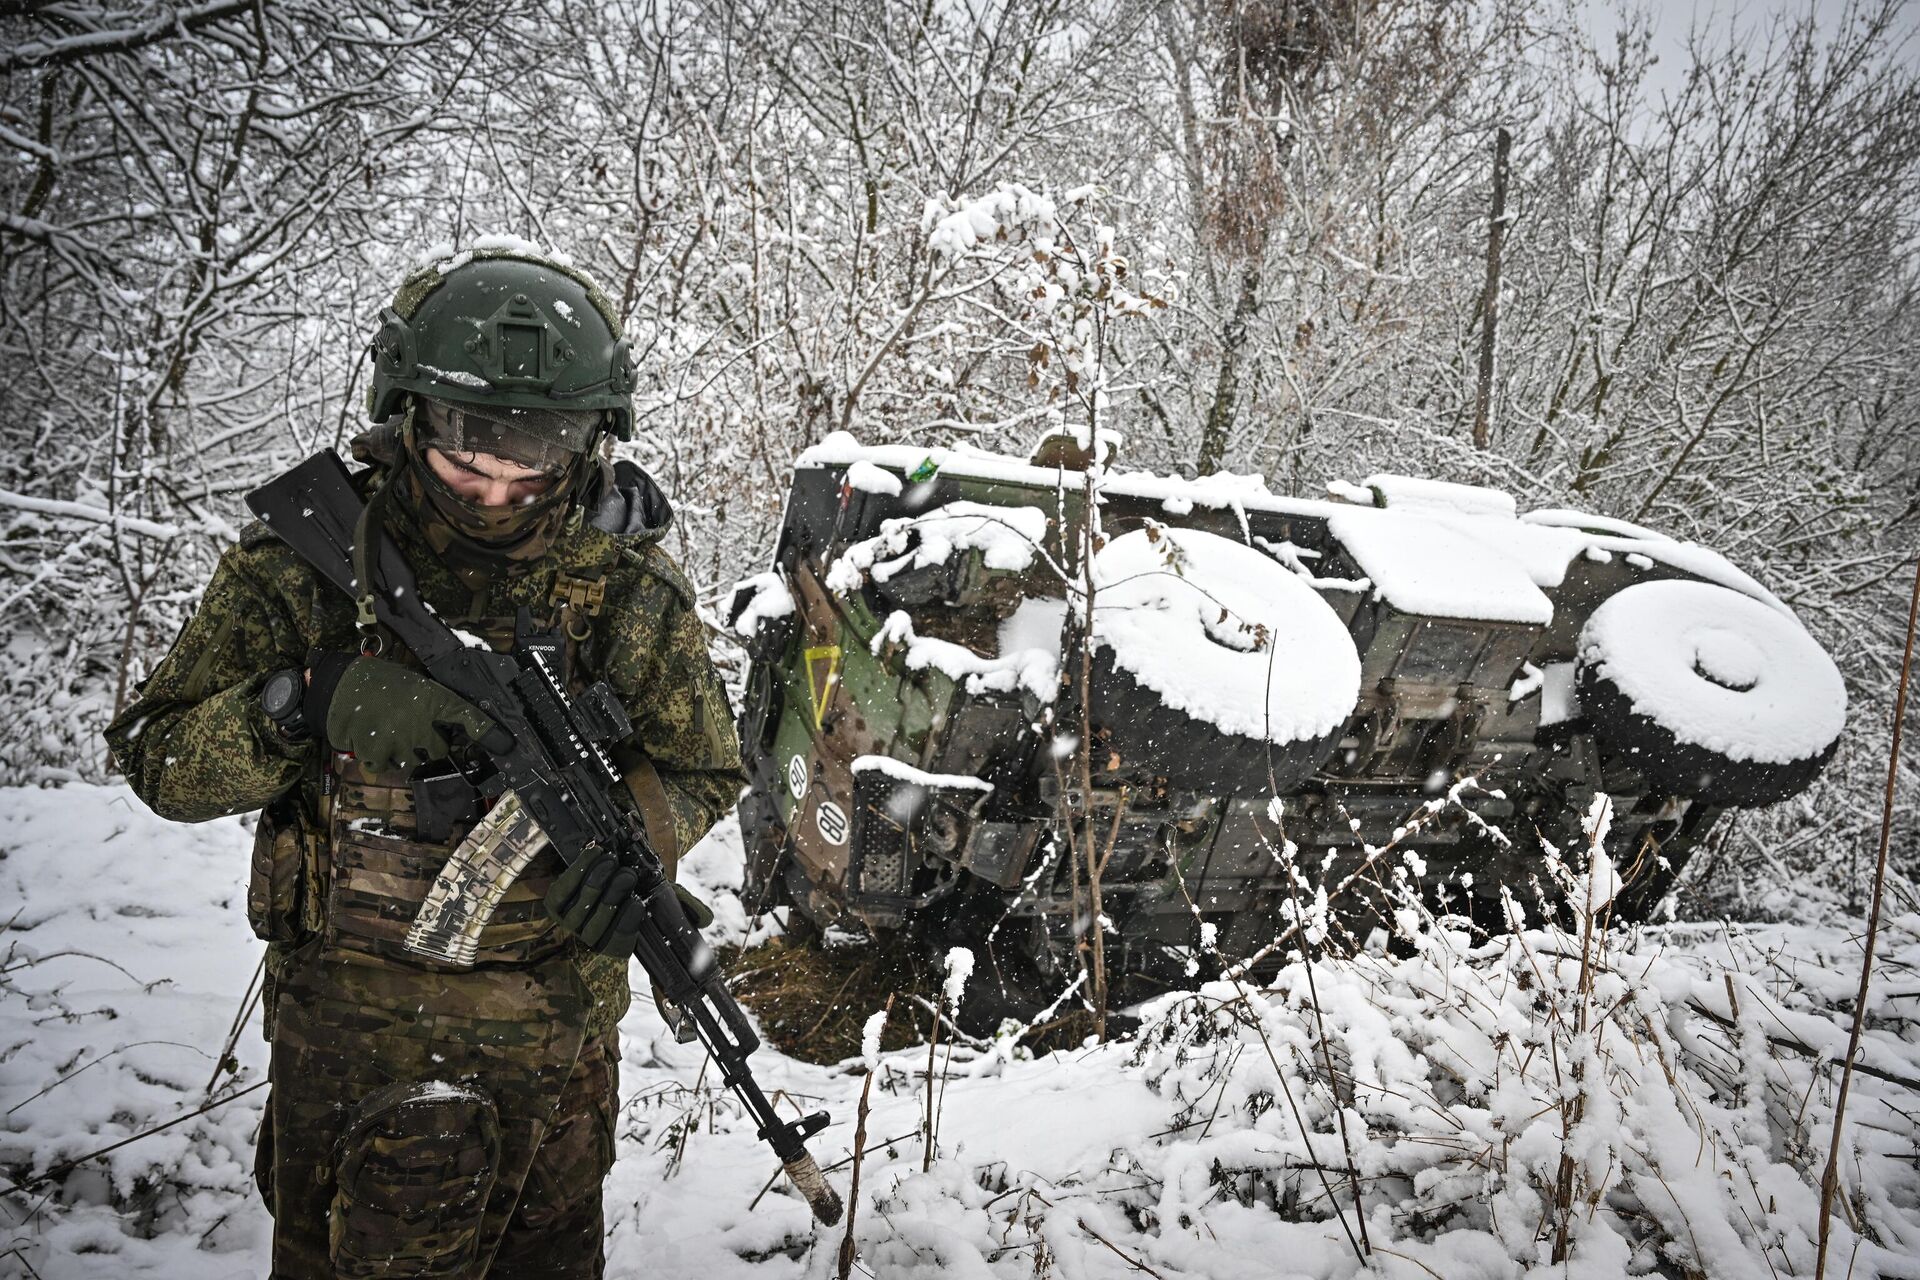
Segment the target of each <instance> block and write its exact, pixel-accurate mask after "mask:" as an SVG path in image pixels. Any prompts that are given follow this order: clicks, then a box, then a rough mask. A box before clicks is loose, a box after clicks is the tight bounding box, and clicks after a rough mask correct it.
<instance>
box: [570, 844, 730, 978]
mask: <svg viewBox="0 0 1920 1280" xmlns="http://www.w3.org/2000/svg"><path fill="white" fill-rule="evenodd" d="M638 881H639V877H638V876H636V875H635V874H634V873H633V872H632V871H629V870H627V869H626V868H625V867H622V866H621V865H620V860H619V859H618V858H616V857H614V856H613V855H612V854H610V853H601V854H595V855H594V856H592V857H590V858H582V859H580V860H579V861H578V862H575V863H574V864H573V865H572V866H570V867H568V868H567V869H566V870H565V871H562V872H561V873H560V874H559V876H558V877H556V878H555V880H554V882H553V887H552V888H551V889H548V890H547V897H546V907H547V914H548V915H550V916H552V917H553V918H554V919H555V920H556V921H558V922H559V924H560V927H561V928H562V929H565V930H567V931H568V932H570V933H573V934H575V935H577V936H578V937H579V939H580V941H582V942H584V943H585V944H586V945H587V946H588V947H590V948H591V949H593V950H595V951H598V952H599V953H600V954H601V955H608V956H619V955H632V954H633V944H634V943H635V942H636V941H637V940H638V939H639V937H640V926H641V923H642V922H643V921H644V920H645V919H646V916H647V908H646V904H645V903H643V902H642V901H641V900H640V898H639V897H637V896H636V895H635V894H634V891H633V887H634V885H635V884H636V883H638ZM673 893H674V896H675V897H677V898H679V899H680V906H681V909H682V910H684V911H685V912H686V913H687V918H688V919H689V920H691V921H692V922H693V927H694V928H696V929H704V928H706V927H707V926H708V925H710V924H712V923H713V911H712V909H711V908H709V907H708V906H707V904H706V903H704V902H702V901H700V899H698V898H696V897H694V896H693V894H691V893H689V892H687V890H686V889H684V888H682V887H681V886H680V885H677V884H676V885H674V886H673Z"/></svg>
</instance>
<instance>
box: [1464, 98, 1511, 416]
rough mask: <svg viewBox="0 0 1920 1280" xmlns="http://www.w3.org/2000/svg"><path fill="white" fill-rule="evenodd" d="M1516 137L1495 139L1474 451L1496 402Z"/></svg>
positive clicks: (1501, 134) (1500, 134)
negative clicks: (1509, 161)
mask: <svg viewBox="0 0 1920 1280" xmlns="http://www.w3.org/2000/svg"><path fill="white" fill-rule="evenodd" d="M1512 150H1513V134H1512V133H1510V132H1508V131H1507V130H1506V129H1501V130H1499V131H1498V132H1497V133H1495V134H1494V135H1493V218H1492V220H1491V221H1490V222H1489V223H1488V224H1487V283H1486V290H1485V292H1484V293H1482V294H1481V295H1480V377H1479V385H1478V387H1477V389H1476V391H1475V394H1474V401H1473V447H1474V448H1476V449H1484V448H1486V447H1487V437H1488V431H1487V417H1488V413H1489V410H1490V408H1491V405H1492V401H1493V361H1494V353H1495V350H1496V344H1497V343H1498V341H1499V337H1500V252H1501V248H1502V246H1503V245H1504V244H1505V243H1506V239H1507V156H1508V154H1509V153H1510V152H1511V151H1512Z"/></svg>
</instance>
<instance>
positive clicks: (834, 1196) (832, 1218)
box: [786, 1151, 843, 1227]
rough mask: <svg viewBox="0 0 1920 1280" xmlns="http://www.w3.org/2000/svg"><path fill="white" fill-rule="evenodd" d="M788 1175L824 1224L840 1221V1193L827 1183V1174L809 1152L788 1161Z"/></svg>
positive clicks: (795, 1188)
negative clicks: (821, 1170)
mask: <svg viewBox="0 0 1920 1280" xmlns="http://www.w3.org/2000/svg"><path fill="white" fill-rule="evenodd" d="M786 1169H787V1177H789V1178H791V1179H792V1180H793V1189H794V1190H795V1191H798V1192H799V1193H800V1194H801V1195H802V1196H805V1197H806V1201H807V1207H808V1208H809V1209H811V1210H813V1216H814V1217H816V1218H818V1219H819V1220H820V1224H821V1225H822V1226H827V1227H830V1226H832V1225H833V1224H834V1223H836V1222H838V1221H840V1214H841V1211H842V1208H843V1206H842V1205H841V1203H840V1193H839V1192H837V1191H835V1190H834V1189H833V1188H832V1187H830V1186H828V1185H827V1175H826V1174H824V1173H822V1172H820V1165H819V1162H818V1161H816V1160H815V1159H814V1158H813V1157H812V1156H811V1155H809V1154H808V1153H807V1152H805V1151H802V1152H801V1153H800V1154H799V1155H797V1156H795V1157H794V1158H793V1159H791V1160H789V1161H787V1162H786Z"/></svg>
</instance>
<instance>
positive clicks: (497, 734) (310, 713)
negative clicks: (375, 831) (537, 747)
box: [302, 653, 513, 773]
mask: <svg viewBox="0 0 1920 1280" xmlns="http://www.w3.org/2000/svg"><path fill="white" fill-rule="evenodd" d="M307 670H308V671H309V672H310V673H311V674H310V679H309V682H308V685H307V693H306V698H305V700H304V703H303V706H302V714H303V715H304V717H305V719H306V722H307V724H308V725H309V726H311V727H313V728H315V729H317V730H319V731H320V732H322V733H324V734H325V735H326V739H327V742H328V744H329V745H330V746H332V747H333V748H334V749H335V750H336V751H351V752H352V753H353V754H354V756H355V757H357V758H358V759H359V761H360V764H361V766H362V767H363V768H366V769H369V770H371V771H373V772H375V773H385V772H389V771H391V770H395V769H404V768H411V767H412V766H414V765H418V764H425V763H426V762H427V761H429V760H442V759H445V758H446V757H447V756H448V755H449V754H450V753H451V752H452V749H453V747H454V745H455V742H456V740H458V741H461V742H478V743H480V744H481V745H483V746H486V747H489V748H491V749H493V750H496V751H498V750H505V749H506V748H507V747H510V746H512V745H513V738H512V736H511V735H509V734H508V733H507V731H506V730H505V729H502V728H501V727H500V726H499V725H498V724H496V723H494V721H493V719H492V718H491V717H489V716H488V715H487V714H486V713H485V712H483V711H481V710H480V708H478V707H476V706H474V705H473V704H472V703H471V702H468V701H467V700H466V699H465V698H462V697H461V696H460V695H459V694H457V693H455V692H454V691H453V690H451V689H449V688H447V687H446V686H445V685H443V684H440V683H439V682H438V681H435V680H431V679H429V678H427V677H426V676H424V675H421V674H420V673H419V672H417V671H413V670H410V669H408V668H406V667H403V666H401V665H400V664H399V663H397V662H388V661H386V660H385V659H383V658H366V657H359V656H356V655H354V654H347V653H314V654H310V655H308V658H307Z"/></svg>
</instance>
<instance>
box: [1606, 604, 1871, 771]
mask: <svg viewBox="0 0 1920 1280" xmlns="http://www.w3.org/2000/svg"><path fill="white" fill-rule="evenodd" d="M1577 688H1578V690H1579V697H1580V708H1581V712H1582V714H1583V715H1584V716H1585V718H1586V720H1587V723H1588V725H1589V726H1590V727H1591V728H1592V730H1593V734H1594V737H1595V738H1596V739H1597V740H1598V741H1599V743H1600V747H1601V750H1602V752H1603V753H1604V754H1605V755H1606V756H1607V757H1608V758H1609V760H1610V761H1612V762H1615V763H1620V764H1625V765H1627V766H1629V767H1631V768H1633V769H1635V770H1637V771H1638V772H1639V773H1640V774H1641V776H1642V777H1644V778H1646V780H1647V782H1648V784H1649V785H1650V786H1652V787H1654V788H1656V789H1658V790H1660V791H1663V792H1666V793H1668V794H1671V795H1680V796H1691V797H1693V798H1694V799H1696V800H1700V801H1703V802H1705V803H1708V804H1714V805H1764V804H1773V803H1775V802H1776V801H1780V800H1784V799H1786V798H1787V797H1788V796H1791V795H1795V794H1797V793H1798V792H1800V791H1801V790H1803V789H1805V788H1806V786H1807V784H1809V783H1810V782H1812V781H1813V780H1814V778H1815V777H1817V776H1818V775H1819V773H1820V770H1821V769H1822V768H1824V767H1825V765H1826V763H1827V761H1828V760H1829V759H1831V758H1832V757H1833V753H1834V750H1835V748H1837V747H1838V746H1839V744H1840V735H1841V732H1842V731H1843V730H1844V729H1845V728H1846V714H1847V690H1846V685H1845V683H1844V682H1843V681H1842V680H1841V678H1840V671H1839V668H1837V667H1836V666H1834V664H1833V660H1832V659H1831V658H1829V657H1828V656H1827V654H1826V652H1825V651H1824V650H1823V649H1821V647H1820V645H1819V643H1818V642H1817V641H1815V640H1814V638H1813V637H1812V636H1810V635H1808V634H1807V632H1806V630H1805V629H1804V628H1803V627H1801V625H1800V624H1799V623H1798V622H1797V621H1795V619H1794V618H1793V617H1792V615H1790V614H1788V613H1787V612H1785V610H1783V609H1780V608H1777V607H1775V606H1772V605H1769V604H1766V603H1764V602H1762V601H1759V600H1756V599H1754V598H1752V597H1751V596H1746V595H1742V594H1741V593H1739V592H1737V591H1733V590H1730V589H1729V588H1726V587H1721V586H1715V585H1713V584H1711V583H1705V582H1693V581H1687V580H1678V579H1676V580H1666V581H1660V582H1643V583H1639V584H1637V585H1635V586H1631V587H1628V588H1627V589H1626V590H1624V591H1622V592H1620V593H1619V594H1618V595H1616V596H1614V597H1612V598H1611V599H1609V600H1607V601H1606V602H1605V603H1603V604H1602V605H1601V606H1600V607H1599V608H1597V609H1595V610H1594V611H1593V616H1592V617H1590V618H1589V619H1587V624H1586V626H1585V627H1584V628H1583V629H1582V630H1581V632H1580V650H1579V666H1578V674H1577Z"/></svg>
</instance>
